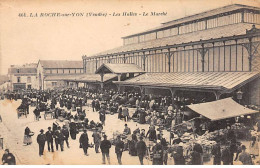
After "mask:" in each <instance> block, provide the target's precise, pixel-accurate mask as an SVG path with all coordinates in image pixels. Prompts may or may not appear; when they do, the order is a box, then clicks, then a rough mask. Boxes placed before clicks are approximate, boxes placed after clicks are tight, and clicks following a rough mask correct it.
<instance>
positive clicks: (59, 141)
mask: <svg viewBox="0 0 260 168" xmlns="http://www.w3.org/2000/svg"><path fill="white" fill-rule="evenodd" d="M54 138H55V145H56V150H59V145H60V149H61V151H63V150H64V149H63V145H64V135H63V133H62V132H61V128H60V126H59V127H58V129H57V130H56V131H55V132H54Z"/></svg>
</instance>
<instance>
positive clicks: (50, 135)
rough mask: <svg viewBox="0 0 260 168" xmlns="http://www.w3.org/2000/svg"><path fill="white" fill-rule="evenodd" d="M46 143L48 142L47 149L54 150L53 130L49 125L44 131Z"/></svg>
mask: <svg viewBox="0 0 260 168" xmlns="http://www.w3.org/2000/svg"><path fill="white" fill-rule="evenodd" d="M45 136H46V140H47V144H48V151H49V152H50V148H51V151H52V152H54V150H53V131H52V130H51V127H48V131H47V132H46V133H45Z"/></svg>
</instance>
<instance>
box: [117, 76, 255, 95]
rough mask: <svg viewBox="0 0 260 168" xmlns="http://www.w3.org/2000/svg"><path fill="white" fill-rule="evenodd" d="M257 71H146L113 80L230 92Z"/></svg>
mask: <svg viewBox="0 0 260 168" xmlns="http://www.w3.org/2000/svg"><path fill="white" fill-rule="evenodd" d="M259 76H260V73H258V72H180V73H146V74H143V75H140V76H137V77H135V78H132V79H129V80H125V81H114V83H116V84H120V85H128V86H148V87H149V86H150V87H164V88H165V87H166V88H177V89H179V90H183V89H184V90H185V89H189V90H193V89H194V90H204V91H220V92H222V93H230V92H232V91H234V90H236V89H237V88H239V87H241V86H243V85H245V84H246V83H248V82H250V81H252V80H254V79H256V78H258V77H259Z"/></svg>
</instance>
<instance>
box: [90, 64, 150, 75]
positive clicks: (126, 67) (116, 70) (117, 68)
mask: <svg viewBox="0 0 260 168" xmlns="http://www.w3.org/2000/svg"><path fill="white" fill-rule="evenodd" d="M144 72H145V71H144V70H143V69H142V68H140V67H139V66H138V65H136V64H102V65H101V66H100V67H99V68H98V69H97V70H96V72H95V73H96V74H99V73H104V74H106V73H113V74H122V73H144Z"/></svg>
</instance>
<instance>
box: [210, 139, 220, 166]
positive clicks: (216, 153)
mask: <svg viewBox="0 0 260 168" xmlns="http://www.w3.org/2000/svg"><path fill="white" fill-rule="evenodd" d="M211 154H212V155H213V156H214V160H213V164H214V165H221V148H220V143H219V142H217V144H216V145H214V146H213V149H212V151H211Z"/></svg>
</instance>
